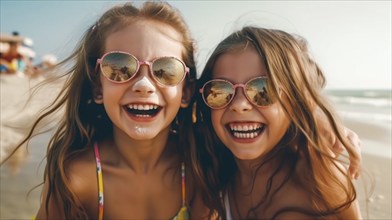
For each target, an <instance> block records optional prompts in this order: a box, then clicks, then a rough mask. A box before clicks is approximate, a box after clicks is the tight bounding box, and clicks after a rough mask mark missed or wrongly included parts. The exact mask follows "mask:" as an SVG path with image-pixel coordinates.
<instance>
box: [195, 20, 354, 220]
mask: <svg viewBox="0 0 392 220" xmlns="http://www.w3.org/2000/svg"><path fill="white" fill-rule="evenodd" d="M324 84H325V78H324V74H323V72H322V71H321V69H320V68H319V66H318V65H317V63H315V62H314V61H313V60H312V58H311V57H310V54H309V52H308V50H307V45H306V42H305V41H304V39H302V38H300V37H298V36H294V35H291V34H288V33H286V32H284V31H280V30H272V29H264V28H258V27H244V28H243V29H241V30H240V31H237V32H234V33H233V34H231V35H229V36H228V37H227V38H226V39H224V40H223V41H222V42H221V43H219V44H218V46H217V48H216V49H215V50H214V52H213V53H212V55H211V57H210V58H209V60H208V61H207V64H206V67H205V69H204V71H203V73H202V75H201V77H200V79H199V88H200V89H199V92H200V95H199V97H198V98H197V124H196V125H197V127H198V130H197V132H198V133H197V135H200V136H201V135H203V136H205V137H206V138H205V139H197V140H198V145H197V148H195V149H194V151H195V153H194V155H196V157H195V160H199V161H200V163H198V164H196V163H195V165H197V168H195V169H197V170H199V171H200V172H199V174H200V176H201V180H202V181H204V184H202V186H203V190H204V191H205V192H206V193H204V194H207V195H212V196H211V197H205V202H206V204H207V205H208V206H209V207H211V208H214V209H215V210H218V211H217V212H218V216H220V217H221V218H222V219H360V218H361V213H360V210H359V208H358V204H357V200H356V197H357V195H356V191H355V188H354V185H353V182H352V180H351V179H352V177H354V178H356V177H357V173H355V172H357V171H358V170H357V169H358V164H353V166H352V167H351V168H352V169H351V173H350V171H348V169H347V166H344V165H345V164H347V163H346V162H345V161H342V160H341V159H342V158H341V157H337V156H336V154H335V153H336V152H334V151H333V149H334V148H333V144H331V143H336V142H339V143H342V145H343V147H344V149H345V150H346V151H347V152H348V154H349V155H350V157H351V159H352V160H353V161H360V158H358V154H357V151H358V149H356V148H355V146H353V144H352V143H350V140H349V138H350V137H351V136H350V135H348V136H347V134H346V133H345V130H344V128H343V126H342V125H341V124H340V122H339V120H338V118H337V117H336V116H335V114H334V111H333V108H331V107H330V106H329V105H328V102H327V101H326V100H325V99H324V97H323V95H322V94H321V90H322V88H323V86H324ZM326 128H329V130H331V132H332V134H331V135H332V136H333V137H336V139H337V140H336V141H335V142H334V141H331V138H330V136H329V135H327V136H326V135H325V134H328V132H326V130H325V129H326ZM327 130H328V129H327ZM354 135H355V134H354ZM346 136H347V137H346ZM354 139H356V137H354Z"/></svg>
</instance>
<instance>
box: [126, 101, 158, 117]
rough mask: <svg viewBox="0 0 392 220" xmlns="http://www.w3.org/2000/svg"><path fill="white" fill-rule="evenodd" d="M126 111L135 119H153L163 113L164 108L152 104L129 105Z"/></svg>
mask: <svg viewBox="0 0 392 220" xmlns="http://www.w3.org/2000/svg"><path fill="white" fill-rule="evenodd" d="M125 109H126V110H127V112H128V113H130V114H132V115H133V116H135V117H142V118H151V117H154V116H155V115H157V114H158V113H159V112H160V111H161V109H162V107H160V106H158V105H152V104H149V105H145V104H144V105H142V104H129V105H127V106H125Z"/></svg>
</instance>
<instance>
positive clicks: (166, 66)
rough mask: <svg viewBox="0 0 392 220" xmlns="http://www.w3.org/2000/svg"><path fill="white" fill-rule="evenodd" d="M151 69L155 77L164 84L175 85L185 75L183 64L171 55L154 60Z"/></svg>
mask: <svg viewBox="0 0 392 220" xmlns="http://www.w3.org/2000/svg"><path fill="white" fill-rule="evenodd" d="M152 71H153V74H154V76H155V79H156V80H157V81H159V82H160V83H162V84H164V85H169V86H171V85H177V84H178V83H179V82H180V81H181V80H182V79H183V78H184V75H185V67H184V65H183V64H182V63H181V62H180V61H179V60H177V59H175V58H173V57H163V58H160V59H157V60H155V61H154V63H153V65H152Z"/></svg>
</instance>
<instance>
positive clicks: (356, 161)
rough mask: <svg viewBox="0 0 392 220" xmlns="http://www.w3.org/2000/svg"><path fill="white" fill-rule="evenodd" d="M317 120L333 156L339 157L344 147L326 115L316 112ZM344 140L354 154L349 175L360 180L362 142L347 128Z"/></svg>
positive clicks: (351, 157)
mask: <svg viewBox="0 0 392 220" xmlns="http://www.w3.org/2000/svg"><path fill="white" fill-rule="evenodd" d="M316 120H317V123H318V124H320V125H321V126H320V127H321V128H322V130H321V136H323V137H325V139H326V140H327V142H328V143H329V144H328V146H332V147H331V150H332V152H331V153H332V154H333V156H334V157H337V156H339V155H340V154H342V153H343V150H344V145H343V143H342V142H340V140H339V139H338V138H337V137H336V136H335V135H334V133H333V131H332V128H331V126H330V124H329V122H328V120H327V119H326V117H325V115H324V114H323V113H322V111H320V110H316ZM343 138H347V139H348V140H349V141H350V143H351V146H350V147H352V150H353V154H352V155H349V159H350V166H349V169H348V170H349V174H350V176H351V178H352V179H358V177H359V175H360V171H361V170H360V166H361V161H362V157H361V140H360V139H359V137H358V135H357V134H356V133H355V132H354V131H352V130H350V129H349V128H347V127H343Z"/></svg>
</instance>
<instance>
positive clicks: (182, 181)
mask: <svg viewBox="0 0 392 220" xmlns="http://www.w3.org/2000/svg"><path fill="white" fill-rule="evenodd" d="M181 192H182V206H185V203H186V198H185V197H186V190H185V164H184V163H182V164H181Z"/></svg>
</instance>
